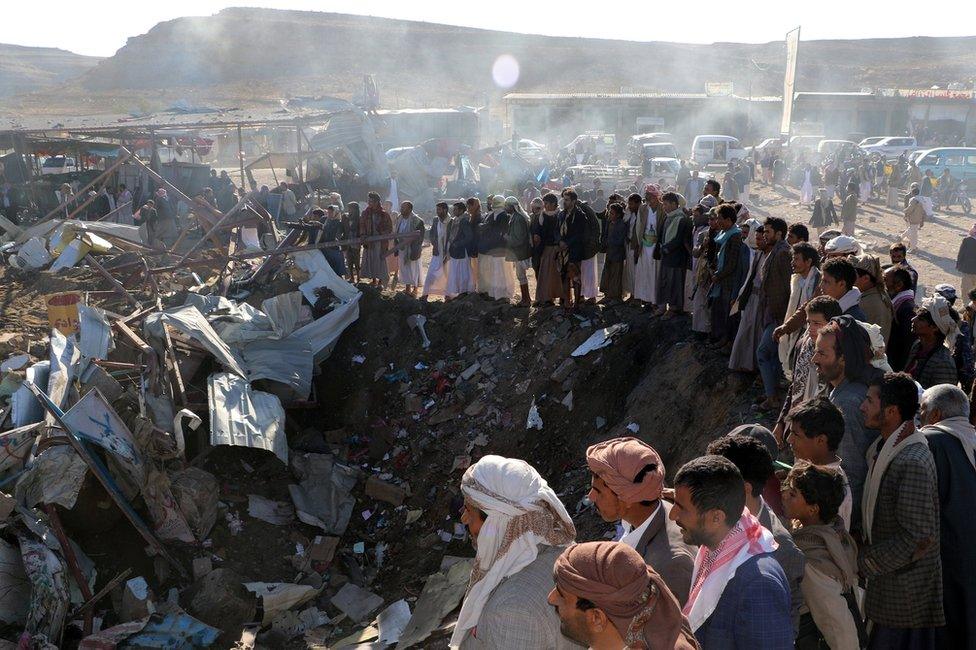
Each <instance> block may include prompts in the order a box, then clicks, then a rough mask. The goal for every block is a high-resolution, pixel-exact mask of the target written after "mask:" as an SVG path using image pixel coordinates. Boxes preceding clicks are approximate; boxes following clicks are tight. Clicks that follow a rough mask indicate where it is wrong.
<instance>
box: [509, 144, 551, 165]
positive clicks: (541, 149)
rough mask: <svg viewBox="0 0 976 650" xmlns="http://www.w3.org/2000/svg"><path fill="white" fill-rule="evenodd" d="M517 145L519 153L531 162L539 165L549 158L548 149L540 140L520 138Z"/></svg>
mask: <svg viewBox="0 0 976 650" xmlns="http://www.w3.org/2000/svg"><path fill="white" fill-rule="evenodd" d="M517 146H518V153H519V155H520V156H522V157H523V158H525V159H526V160H528V161H529V162H530V163H532V164H536V165H541V164H544V163H545V162H547V161H548V160H549V149H548V148H547V147H546V145H544V144H542V143H541V142H536V141H535V140H529V139H528V138H522V139H521V140H519V141H518V145H517Z"/></svg>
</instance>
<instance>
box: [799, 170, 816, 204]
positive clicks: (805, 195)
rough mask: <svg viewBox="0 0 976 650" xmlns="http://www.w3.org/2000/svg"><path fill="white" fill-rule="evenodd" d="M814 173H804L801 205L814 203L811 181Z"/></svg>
mask: <svg viewBox="0 0 976 650" xmlns="http://www.w3.org/2000/svg"><path fill="white" fill-rule="evenodd" d="M811 174H812V172H803V185H802V187H800V203H803V204H807V203H813V182H812V181H811V180H810V176H811Z"/></svg>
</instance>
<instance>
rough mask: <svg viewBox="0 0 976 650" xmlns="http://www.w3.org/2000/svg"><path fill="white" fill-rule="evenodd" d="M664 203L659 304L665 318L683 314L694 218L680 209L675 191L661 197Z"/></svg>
mask: <svg viewBox="0 0 976 650" xmlns="http://www.w3.org/2000/svg"><path fill="white" fill-rule="evenodd" d="M661 203H663V204H664V211H665V217H664V222H663V225H664V230H663V232H661V233H660V234H659V237H660V239H659V241H660V242H661V268H660V270H659V271H658V285H657V304H658V305H659V306H660V310H661V313H662V314H665V318H672V317H674V316H677V315H678V314H680V313H681V312H682V311H684V305H685V274H686V272H687V271H688V264H689V261H690V260H691V217H689V216H687V215H686V214H685V212H684V210H683V209H682V208H681V206H680V198H679V197H678V195H677V194H675V193H674V192H666V193H665V194H664V196H662V197H661Z"/></svg>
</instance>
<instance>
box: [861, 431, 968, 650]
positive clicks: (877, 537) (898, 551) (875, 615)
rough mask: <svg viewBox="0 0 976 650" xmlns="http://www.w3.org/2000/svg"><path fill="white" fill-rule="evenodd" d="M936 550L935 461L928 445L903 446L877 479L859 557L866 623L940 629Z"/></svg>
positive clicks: (942, 621)
mask: <svg viewBox="0 0 976 650" xmlns="http://www.w3.org/2000/svg"><path fill="white" fill-rule="evenodd" d="M877 444H878V445H879V449H880V445H881V444H883V441H882V440H880V439H879V440H878V441H877ZM939 549H940V546H939V486H938V479H937V477H936V469H935V460H934V459H933V458H932V452H931V451H929V446H928V445H927V444H925V443H912V444H909V445H905V446H904V447H903V448H902V449H901V450H900V451H898V452H897V455H896V456H895V457H894V458H893V459H892V460H891V463H890V464H889V465H888V468H887V469H886V470H885V472H884V475H883V476H882V477H881V483H880V486H879V489H878V497H877V501H876V503H875V507H874V520H873V523H872V527H871V543H870V544H863V545H862V546H861V549H860V553H859V557H858V566H859V568H860V572H861V575H862V576H864V577H865V578H866V579H867V588H866V590H865V591H866V593H865V597H864V612H865V614H866V617H867V618H868V619H869V620H871V621H874V622H875V623H877V624H879V625H884V626H887V627H900V628H921V627H941V626H943V625H945V614H944V611H943V609H942V560H941V557H940V552H939ZM970 570H971V567H970ZM946 647H951V646H946Z"/></svg>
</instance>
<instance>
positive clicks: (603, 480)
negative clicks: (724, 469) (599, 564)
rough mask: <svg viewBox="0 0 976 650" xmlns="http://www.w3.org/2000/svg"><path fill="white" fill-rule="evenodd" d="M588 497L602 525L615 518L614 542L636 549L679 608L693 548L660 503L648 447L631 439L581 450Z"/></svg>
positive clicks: (658, 473) (659, 476)
mask: <svg viewBox="0 0 976 650" xmlns="http://www.w3.org/2000/svg"><path fill="white" fill-rule="evenodd" d="M586 464H587V465H588V466H589V468H590V472H591V473H592V477H591V479H590V492H589V495H588V496H589V499H590V501H592V502H593V503H594V505H596V509H597V511H598V512H599V513H600V516H601V517H603V520H604V521H611V522H616V521H617V520H620V522H621V526H622V527H623V530H624V534H623V537H621V538H620V541H621V542H622V543H624V544H626V545H628V546H630V547H631V548H633V549H634V550H636V551H637V552H638V553H639V554H640V555H641V556H643V558H644V561H645V562H646V563H647V564H649V565H650V566H651V568H653V569H654V571H656V572H657V573H659V574H660V575H661V577H662V578H663V579H664V582H665V584H666V585H667V586H668V588H669V589H670V590H671V591H672V592H673V593H674V595H675V596H676V597H677V599H678V602H679V603H682V604H684V602H685V601H686V600H687V599H688V592H689V591H690V590H691V574H692V571H693V570H694V568H695V554H696V553H697V550H698V549H697V548H696V547H694V546H690V545H688V544H686V543H685V542H684V541H683V540H682V538H681V529H680V528H678V526H677V525H676V524H675V523H674V522H673V521H671V519H670V517H669V516H668V515H669V514H670V512H671V504H669V503H665V502H664V501H662V500H661V490H662V489H663V488H664V463H662V462H661V457H660V456H659V455H658V453H657V452H656V451H655V450H654V448H653V447H651V446H650V445H648V444H647V443H645V442H643V441H641V440H638V439H637V438H613V439H612V440H606V441H604V442H601V443H598V444H595V445H593V446H591V447H590V448H589V449H587V450H586Z"/></svg>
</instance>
